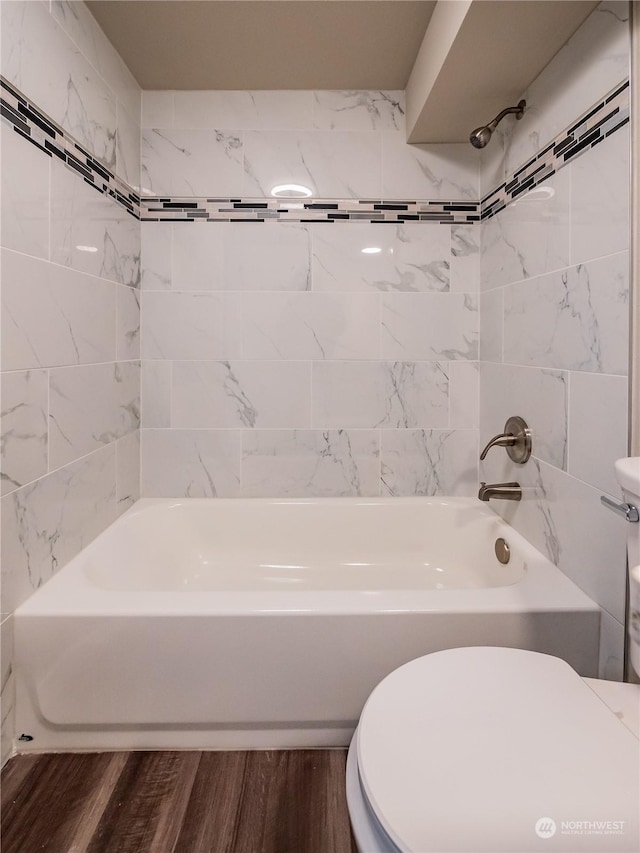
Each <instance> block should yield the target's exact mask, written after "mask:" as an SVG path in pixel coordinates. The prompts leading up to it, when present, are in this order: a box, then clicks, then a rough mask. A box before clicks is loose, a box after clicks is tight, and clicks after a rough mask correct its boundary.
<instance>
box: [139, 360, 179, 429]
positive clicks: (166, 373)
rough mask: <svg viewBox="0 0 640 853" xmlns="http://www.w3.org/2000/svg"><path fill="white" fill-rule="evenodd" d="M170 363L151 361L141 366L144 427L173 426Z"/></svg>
mask: <svg viewBox="0 0 640 853" xmlns="http://www.w3.org/2000/svg"><path fill="white" fill-rule="evenodd" d="M172 366H173V364H172V362H170V361H149V360H145V361H143V362H142V364H141V371H140V419H141V423H142V426H143V427H156V428H163V427H169V426H171V370H172Z"/></svg>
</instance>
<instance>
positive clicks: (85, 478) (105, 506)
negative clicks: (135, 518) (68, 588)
mask: <svg viewBox="0 0 640 853" xmlns="http://www.w3.org/2000/svg"><path fill="white" fill-rule="evenodd" d="M115 456H116V449H115V445H114V444H110V445H108V446H107V447H104V448H102V449H101V450H98V451H97V452H96V453H92V454H91V455H90V456H87V457H85V458H84V459H80V460H79V461H77V462H74V463H73V464H71V465H67V466H66V467H64V468H60V469H59V470H58V471H54V472H53V473H52V474H48V475H47V476H46V477H42V478H41V479H40V480H37V481H36V482H35V483H32V484H31V485H29V486H25V487H24V488H22V489H18V490H17V491H16V492H12V494H10V495H5V496H4V497H3V498H2V502H1V506H2V592H3V596H4V604H3V608H4V611H5V612H9V613H12V612H13V611H14V610H15V609H16V607H18V606H19V605H20V604H22V602H23V601H25V600H26V599H27V598H28V597H29V596H30V595H31V594H32V593H33V592H35V590H36V589H38V587H39V586H41V585H42V584H43V583H44V582H45V581H47V580H48V579H49V578H50V577H51V576H52V575H53V574H54V573H55V572H56V571H57V570H58V569H60V568H61V567H62V566H64V565H65V563H67V562H68V561H69V560H70V559H71V558H72V557H74V556H75V555H76V554H77V553H78V552H79V551H80V550H81V549H82V548H84V547H85V546H86V545H88V544H89V543H90V542H91V541H92V540H93V539H95V537H96V536H97V535H98V534H99V533H102V531H103V530H104V529H105V527H107V526H108V525H109V524H111V522H112V521H114V520H115V518H116V467H115V461H116V460H115Z"/></svg>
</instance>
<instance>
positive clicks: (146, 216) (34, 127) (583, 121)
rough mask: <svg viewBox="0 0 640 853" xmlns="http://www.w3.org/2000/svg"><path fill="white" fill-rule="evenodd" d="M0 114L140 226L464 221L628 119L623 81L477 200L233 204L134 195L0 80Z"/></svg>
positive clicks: (489, 210) (531, 185) (487, 211)
mask: <svg viewBox="0 0 640 853" xmlns="http://www.w3.org/2000/svg"><path fill="white" fill-rule="evenodd" d="M0 91H1V97H0V114H1V116H2V119H3V120H4V121H5V122H8V123H9V124H10V125H12V126H13V128H14V130H15V131H16V133H19V134H20V135H21V136H23V137H24V138H25V139H27V140H28V141H29V142H31V143H33V144H34V145H35V146H36V147H37V148H39V149H40V150H41V151H43V152H44V153H45V154H47V156H49V157H53V156H55V157H58V158H59V159H60V160H62V161H63V162H64V163H65V165H66V166H67V167H68V168H69V169H71V170H72V171H74V172H75V173H76V174H78V175H79V176H80V177H82V178H83V179H84V181H85V182H86V183H87V184H89V185H90V186H92V187H93V188H94V189H95V190H97V191H98V192H100V193H103V194H104V195H108V196H110V197H111V198H113V199H115V201H117V202H118V203H119V204H121V205H122V206H123V207H124V208H125V209H126V210H127V212H128V213H130V214H131V215H132V216H134V217H135V218H136V219H140V220H142V221H144V222H160V221H168V222H176V221H179V222H231V221H233V222H266V221H281V222H327V223H330V222H341V221H355V222H371V223H375V222H380V223H382V224H384V223H395V224H398V223H401V222H439V223H451V224H471V223H474V222H480V221H485V220H487V219H490V218H491V217H492V216H495V215H496V214H497V213H499V212H500V211H501V210H503V209H504V208H505V207H506V206H507V205H508V204H510V203H511V202H512V201H514V200H515V199H516V198H518V196H519V195H521V194H522V193H524V192H527V191H530V190H532V189H535V188H536V187H538V186H540V185H541V184H542V183H543V182H544V181H546V180H547V179H548V178H550V177H551V176H552V175H554V174H555V173H556V172H557V171H559V170H560V169H561V168H562V167H563V166H565V165H566V164H567V163H568V162H570V161H571V160H573V159H574V158H576V157H579V156H580V155H581V154H583V153H584V152H585V151H588V150H589V149H591V148H594V147H595V146H596V145H599V144H600V142H602V141H603V140H604V139H606V138H607V137H608V136H611V134H612V133H615V132H616V131H617V130H619V129H620V128H621V127H624V125H625V124H627V122H628V121H629V80H625V81H624V82H623V83H622V84H620V85H619V86H617V87H616V88H615V89H614V90H613V91H611V92H610V93H608V94H607V95H605V97H604V98H603V100H602V101H599V102H598V103H597V104H595V105H594V106H593V107H592V108H591V109H590V110H589V111H588V112H586V113H585V114H583V115H582V116H581V117H580V118H579V119H577V120H576V121H575V122H574V123H573V124H572V125H570V126H569V127H567V128H565V130H563V131H562V132H561V133H560V134H558V136H556V138H555V139H554V140H552V142H550V143H549V145H547V146H546V148H544V149H543V150H542V151H540V152H539V153H538V154H537V155H536V156H535V157H533V158H532V159H531V160H529V161H528V162H527V163H525V164H524V165H523V166H520V167H519V168H518V169H517V170H516V171H515V172H514V173H513V174H512V175H511V176H510V178H509V180H508V181H505V183H503V184H501V185H500V186H499V187H497V188H496V189H495V190H492V191H491V192H490V193H489V194H488V195H486V196H485V197H484V198H483V199H481V200H480V201H477V202H474V201H460V200H452V201H429V200H416V199H413V200H407V201H396V200H393V201H385V200H384V199H368V200H359V199H312V200H308V201H301V200H288V199H276V198H274V199H269V198H260V199H240V198H165V197H161V198H160V197H154V198H150V197H146V196H142V197H141V196H140V195H139V194H138V193H137V192H136V191H135V190H134V189H133V188H132V187H130V186H129V185H128V184H127V183H125V182H124V181H122V180H121V179H120V178H118V176H117V175H115V174H114V173H113V172H112V171H110V170H109V169H108V168H107V167H106V166H105V165H104V163H101V162H100V161H99V160H98V159H96V158H95V157H93V156H92V155H90V154H89V153H87V151H85V150H84V149H83V148H82V146H80V145H78V143H77V142H76V141H75V139H74V138H73V137H72V136H71V135H70V134H68V133H67V132H66V131H64V130H63V129H62V128H61V127H60V126H59V125H57V124H56V123H55V122H53V121H52V120H51V119H50V118H49V117H48V116H47V115H46V114H44V113H43V112H42V111H41V110H39V109H38V107H37V106H36V105H35V104H34V103H32V102H31V101H29V99H28V98H27V97H26V96H25V95H23V94H22V93H20V92H18V90H17V89H16V88H15V87H14V86H11V85H10V84H9V83H8V82H7V81H6V80H5V79H4V77H1V76H0Z"/></svg>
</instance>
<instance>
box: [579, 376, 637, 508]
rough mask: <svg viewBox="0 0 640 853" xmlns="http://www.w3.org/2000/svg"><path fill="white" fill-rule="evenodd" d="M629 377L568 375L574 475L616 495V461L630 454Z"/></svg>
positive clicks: (617, 487) (617, 488)
mask: <svg viewBox="0 0 640 853" xmlns="http://www.w3.org/2000/svg"><path fill="white" fill-rule="evenodd" d="M627 384H628V383H627V378H626V376H603V375H601V374H596V373H571V374H570V375H569V391H570V393H569V466H568V469H567V470H568V471H569V473H570V474H573V476H574V477H578V479H580V480H584V481H585V482H586V483H589V484H590V485H591V486H595V488H596V489H603V490H604V491H605V492H609V494H614V495H615V494H617V493H618V491H619V486H618V483H617V481H616V478H615V476H614V471H613V463H614V462H615V461H616V459H620V458H621V457H623V456H626V455H627Z"/></svg>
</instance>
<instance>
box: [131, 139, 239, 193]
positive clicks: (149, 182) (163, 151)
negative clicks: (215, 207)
mask: <svg viewBox="0 0 640 853" xmlns="http://www.w3.org/2000/svg"><path fill="white" fill-rule="evenodd" d="M242 152H243V146H242V134H241V132H240V131H236V130H170V129H165V128H162V129H153V128H151V129H145V130H143V131H142V145H141V163H142V165H141V171H140V182H141V185H142V192H143V194H146V195H148V194H151V195H160V196H198V195H214V196H222V197H223V198H224V197H228V196H234V195H241V194H242Z"/></svg>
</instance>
